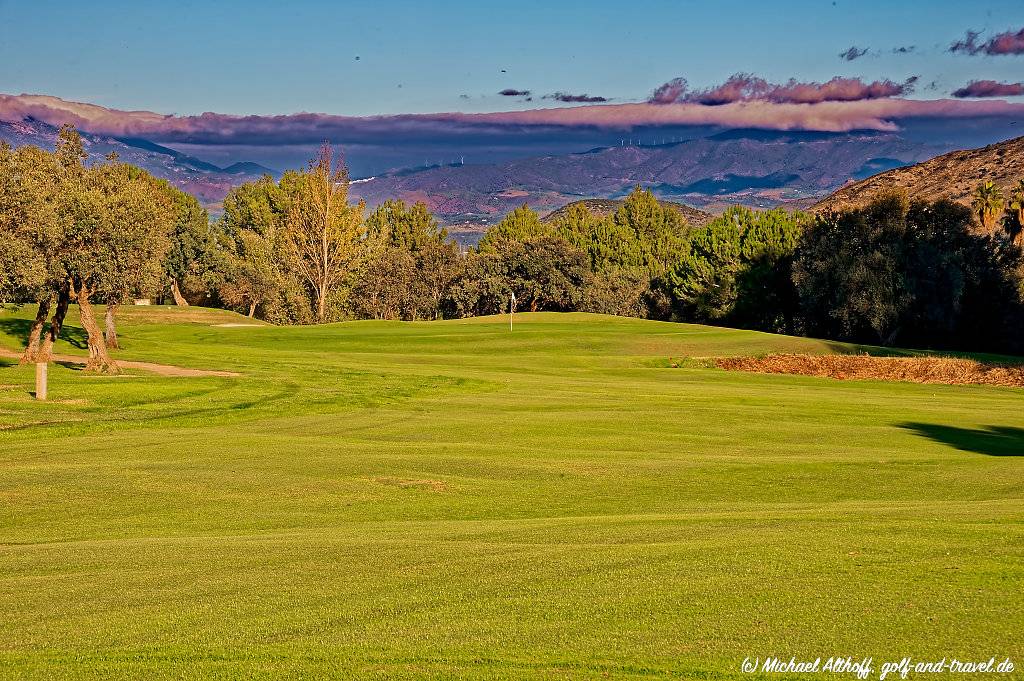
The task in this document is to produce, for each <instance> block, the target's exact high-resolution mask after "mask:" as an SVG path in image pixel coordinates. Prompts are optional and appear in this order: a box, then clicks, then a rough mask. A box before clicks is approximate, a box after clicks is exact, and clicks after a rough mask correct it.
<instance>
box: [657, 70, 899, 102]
mask: <svg viewBox="0 0 1024 681" xmlns="http://www.w3.org/2000/svg"><path fill="white" fill-rule="evenodd" d="M916 82H917V76H913V77H911V78H908V79H907V80H905V81H904V82H902V83H895V82H893V81H891V80H876V81H873V82H871V83H865V82H864V81H863V80H861V79H860V78H841V77H839V76H836V77H835V78H833V79H832V80H829V81H827V82H824V83H815V82H806V83H803V82H799V81H797V80H794V79H791V80H789V82H787V83H783V84H774V83H769V82H768V81H767V80H765V79H764V78H758V77H757V76H754V75H751V74H749V73H737V74H735V75H733V76H731V77H730V78H729V79H728V80H727V81H725V82H724V83H722V84H721V85H717V86H714V87H710V88H706V89H703V90H695V91H692V92H687V84H686V81H685V80H683V79H682V78H676V79H674V80H671V81H669V82H668V83H665V84H664V85H661V86H660V87H658V88H657V89H655V91H654V93H653V94H652V95H651V97H650V98H649V99H648V102H649V103H651V104H669V103H692V104H703V105H706V106H720V105H722V104H730V103H733V102H751V101H765V102H774V103H776V104H817V103H821V102H857V101H863V100H868V99H884V98H888V97H898V96H901V95H906V94H910V93H911V92H913V91H914V84H915V83H916Z"/></svg>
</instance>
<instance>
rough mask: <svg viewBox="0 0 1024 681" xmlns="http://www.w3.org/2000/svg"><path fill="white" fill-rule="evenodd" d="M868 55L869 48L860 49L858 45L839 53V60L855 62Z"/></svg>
mask: <svg viewBox="0 0 1024 681" xmlns="http://www.w3.org/2000/svg"><path fill="white" fill-rule="evenodd" d="M867 53H868V48H866V47H865V48H864V49H860V48H858V47H857V46H856V45H851V46H850V49H848V50H846V51H845V52H840V53H839V58H840V59H844V60H846V61H853V60H854V59H860V58H861V57H863V56H864V55H865V54H867Z"/></svg>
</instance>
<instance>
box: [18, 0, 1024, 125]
mask: <svg viewBox="0 0 1024 681" xmlns="http://www.w3.org/2000/svg"><path fill="white" fill-rule="evenodd" d="M1021 26H1024V3H1022V2H1020V1H1019V0H1017V1H1015V2H1009V1H1006V2H997V1H993V2H986V3H983V4H981V5H977V6H972V5H971V4H970V3H965V2H952V1H945V0H943V1H935V2H929V3H924V2H891V1H890V2H874V1H863V0H862V1H859V2H852V1H849V0H837V1H836V2H835V3H833V2H831V1H830V0H825V1H822V2H811V1H795V0H794V1H791V2H771V3H769V2H753V1H747V2H732V1H730V2H667V1H662V2H657V1H645V0H638V1H635V2H630V3H623V2H608V1H605V0H595V1H592V2H560V3H553V2H534V1H532V0H529V1H523V0H520V1H517V2H508V3H493V4H492V3H483V2H470V1H466V0H451V1H449V2H434V3H427V2H412V1H406V0H401V1H394V2H377V3H371V2H361V3H352V2H312V1H307V2H301V1H300V2H292V3H285V2H281V1H280V0H278V1H276V2H259V1H253V0H248V1H246V2H236V1H233V0H230V1H220V2H179V3H169V2H167V3H148V2H137V1H136V2H105V3H104V2H95V3H75V4H70V3H67V4H65V3H54V2H47V1H40V2H11V1H9V0H0V92H5V93H11V94H17V93H21V92H29V93H42V94H51V95H56V96H59V97H63V98H65V99H71V100H78V101H87V102H92V103H96V104H101V105H104V106H108V107H115V108H121V109H148V110H154V111H159V112H162V113H177V114H183V115H184V114H195V113H200V112H203V111H216V112H220V113H230V114H280V113H292V112H296V111H315V112H326V113H335V114H345V115H373V114H397V113H415V112H438V111H465V112H477V111H480V112H484V111H499V110H510V109H522V108H529V107H536V106H552V105H553V104H552V103H551V102H549V101H541V100H539V99H537V97H538V96H541V95H543V94H547V93H552V92H555V91H562V92H569V93H573V94H580V93H588V94H590V95H600V96H604V97H608V98H611V99H613V100H614V101H638V100H642V99H644V98H645V97H647V96H648V95H649V94H650V92H651V90H652V89H653V88H655V87H656V86H657V85H659V84H661V83H663V82H665V81H667V80H669V79H671V78H674V77H677V76H681V77H684V78H686V79H687V80H688V81H689V83H690V84H691V86H694V87H704V86H710V85H714V84H717V83H720V82H722V81H723V80H725V79H726V78H727V77H728V76H730V75H731V74H733V73H736V72H751V73H754V74H756V75H758V76H762V77H765V78H767V79H769V80H771V81H775V82H778V81H784V80H787V79H789V78H797V79H800V80H827V79H829V78H831V77H833V76H836V75H843V76H862V77H865V78H867V79H877V78H891V79H893V80H897V81H902V80H904V79H906V78H907V77H910V76H913V75H918V76H920V78H921V79H920V81H919V83H920V85H919V86H918V88H917V91H916V92H915V93H914V94H913V95H912V96H913V97H918V98H929V99H931V98H936V97H941V96H945V95H947V94H948V93H949V92H950V91H951V90H952V89H954V88H956V87H959V86H961V85H963V84H964V83H966V82H967V81H968V80H971V79H978V78H984V79H994V80H1000V81H1003V80H1011V81H1020V80H1024V57H1021V56H1017V57H987V56H975V57H971V56H965V55H953V54H949V53H948V52H947V48H948V46H949V44H950V43H951V42H952V41H954V40H956V39H959V38H961V37H962V36H963V35H964V33H965V31H966V30H967V29H975V30H979V31H984V32H997V31H1005V30H1007V29H1013V30H1017V29H1019V28H1020V27H1021ZM850 46H857V47H861V48H868V49H870V50H871V51H870V52H869V53H868V54H867V55H865V56H864V57H861V58H859V59H857V60H855V61H852V62H847V61H844V60H841V59H840V58H839V56H838V54H839V53H840V52H841V51H843V50H845V49H846V48H848V47H850ZM901 46H914V51H913V52H911V53H909V54H893V53H892V50H893V48H897V47H901ZM356 57H358V60H357V59H356ZM502 70H504V71H505V72H504V73H503V72H502ZM933 81H935V83H936V89H934V90H929V89H927V86H928V84H930V83H932V82H933ZM503 88H517V89H528V90H531V91H532V92H533V93H534V95H535V97H534V101H533V102H526V101H522V98H509V97H501V96H498V95H497V94H496V93H497V92H498V91H499V90H501V89H503ZM463 95H466V96H468V98H466V97H463Z"/></svg>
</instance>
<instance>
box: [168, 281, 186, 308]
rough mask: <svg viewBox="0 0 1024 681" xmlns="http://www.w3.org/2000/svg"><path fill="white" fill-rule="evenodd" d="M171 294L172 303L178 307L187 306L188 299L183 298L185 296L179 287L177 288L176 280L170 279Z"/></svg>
mask: <svg viewBox="0 0 1024 681" xmlns="http://www.w3.org/2000/svg"><path fill="white" fill-rule="evenodd" d="M171 295H172V296H174V304H175V305H177V306H178V307H188V301H187V300H185V296H183V295H181V289H180V288H178V280H177V279H171Z"/></svg>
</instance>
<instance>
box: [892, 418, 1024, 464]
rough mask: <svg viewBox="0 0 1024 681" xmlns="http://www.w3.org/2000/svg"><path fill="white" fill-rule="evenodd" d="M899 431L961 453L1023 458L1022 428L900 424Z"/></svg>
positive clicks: (1023, 431) (1023, 430) (1023, 438)
mask: <svg viewBox="0 0 1024 681" xmlns="http://www.w3.org/2000/svg"><path fill="white" fill-rule="evenodd" d="M900 428H903V429H904V430H909V431H912V432H914V433H917V434H918V435H921V436H922V437H926V438H928V439H929V440H932V441H933V442H938V443H940V444H944V445H949V446H950V447H955V448H956V449H959V450H960V451H963V452H976V453H978V454H985V455H986V456H1024V428H1015V427H1013V426H986V427H983V428H957V427H956V426H943V425H940V424H937V423H903V424H900Z"/></svg>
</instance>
